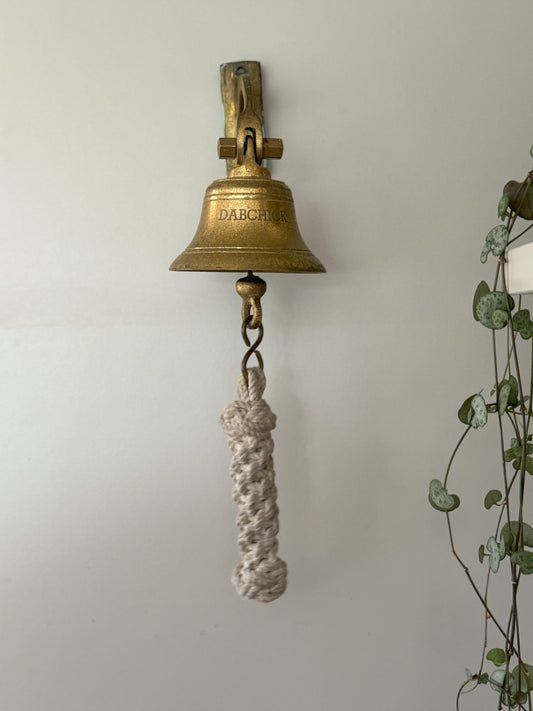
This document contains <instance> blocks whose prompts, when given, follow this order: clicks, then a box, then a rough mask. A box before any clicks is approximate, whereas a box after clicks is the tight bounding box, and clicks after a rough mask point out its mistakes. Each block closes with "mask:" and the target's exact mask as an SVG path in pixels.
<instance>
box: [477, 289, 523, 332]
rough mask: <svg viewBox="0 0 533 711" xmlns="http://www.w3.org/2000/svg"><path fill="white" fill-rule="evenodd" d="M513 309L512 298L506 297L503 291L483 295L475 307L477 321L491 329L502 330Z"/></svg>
mask: <svg viewBox="0 0 533 711" xmlns="http://www.w3.org/2000/svg"><path fill="white" fill-rule="evenodd" d="M513 308H514V299H513V297H512V296H506V295H505V293H504V292H503V291H491V292H490V293H489V294H484V295H483V296H482V297H481V298H480V299H479V301H478V302H477V305H476V307H475V315H476V317H477V320H478V321H480V323H482V324H483V325H484V326H486V327H487V328H491V329H500V328H503V327H504V326H505V325H506V324H507V322H508V320H509V313H510V312H511V311H512V309H513Z"/></svg>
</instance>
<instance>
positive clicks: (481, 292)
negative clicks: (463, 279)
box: [473, 281, 490, 321]
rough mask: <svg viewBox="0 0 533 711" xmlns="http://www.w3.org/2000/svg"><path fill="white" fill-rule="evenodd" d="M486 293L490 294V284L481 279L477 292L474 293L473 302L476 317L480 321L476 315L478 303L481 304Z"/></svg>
mask: <svg viewBox="0 0 533 711" xmlns="http://www.w3.org/2000/svg"><path fill="white" fill-rule="evenodd" d="M485 294H490V286H489V285H488V284H487V282H486V281H480V282H479V284H478V285H477V288H476V292H475V294H474V303H473V311H474V318H475V319H476V321H479V319H478V317H477V315H476V310H477V305H478V304H479V302H480V300H481V297H482V296H485Z"/></svg>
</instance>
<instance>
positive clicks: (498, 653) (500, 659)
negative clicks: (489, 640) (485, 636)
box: [487, 647, 507, 667]
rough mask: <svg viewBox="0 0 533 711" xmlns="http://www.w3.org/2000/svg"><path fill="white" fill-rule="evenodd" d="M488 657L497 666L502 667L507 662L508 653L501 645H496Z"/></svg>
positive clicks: (488, 653)
mask: <svg viewBox="0 0 533 711" xmlns="http://www.w3.org/2000/svg"><path fill="white" fill-rule="evenodd" d="M487 659H488V661H489V662H492V663H493V664H495V665H496V666H497V667H501V665H502V664H505V662H506V661H507V654H505V652H504V650H503V649H500V648H499V647H494V649H491V650H490V651H488V652H487Z"/></svg>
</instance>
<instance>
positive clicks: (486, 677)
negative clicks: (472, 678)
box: [477, 672, 489, 684]
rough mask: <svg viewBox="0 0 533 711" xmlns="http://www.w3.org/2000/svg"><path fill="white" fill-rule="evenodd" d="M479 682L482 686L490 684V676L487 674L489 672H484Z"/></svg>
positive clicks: (479, 677)
mask: <svg viewBox="0 0 533 711" xmlns="http://www.w3.org/2000/svg"><path fill="white" fill-rule="evenodd" d="M477 680H478V682H479V683H480V684H488V683H489V675H488V674H487V672H483V674H482V675H481V676H478V679H477Z"/></svg>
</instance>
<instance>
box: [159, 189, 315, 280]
mask: <svg viewBox="0 0 533 711" xmlns="http://www.w3.org/2000/svg"><path fill="white" fill-rule="evenodd" d="M170 270H171V271H212V272H218V271H221V272H242V271H248V270H251V271H255V272H279V273H302V274H305V273H308V274H312V273H321V272H325V271H326V270H325V268H324V265H323V264H322V262H321V261H320V260H319V259H318V258H317V257H315V255H314V254H313V253H312V252H311V251H310V250H309V248H308V247H307V245H306V244H305V242H304V241H303V239H302V236H301V234H300V231H299V229H298V224H297V222H296V213H295V210H294V201H293V198H292V193H291V191H290V189H289V188H288V186H287V185H285V183H283V182H281V181H279V180H272V179H271V178H267V179H264V178H258V177H231V178H222V179H220V180H215V181H214V182H213V183H212V184H211V185H210V186H209V187H208V188H207V190H206V194H205V198H204V204H203V208H202V214H201V217H200V223H199V225H198V229H197V231H196V234H195V236H194V238H193V240H192V242H191V243H190V245H189V246H188V247H187V249H186V250H185V251H184V252H182V254H180V255H179V256H178V257H177V258H176V259H175V260H174V262H173V263H172V265H171V266H170Z"/></svg>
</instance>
